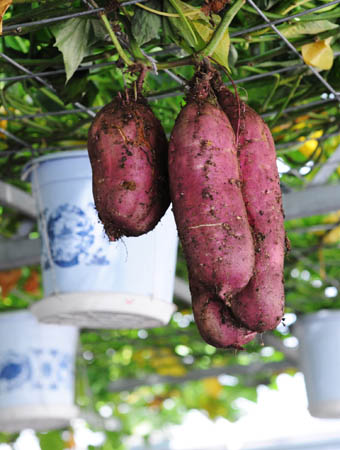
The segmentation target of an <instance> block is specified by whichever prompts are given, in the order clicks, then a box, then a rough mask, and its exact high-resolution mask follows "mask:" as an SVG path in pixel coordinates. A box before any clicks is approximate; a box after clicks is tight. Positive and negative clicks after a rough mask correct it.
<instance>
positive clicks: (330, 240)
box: [322, 226, 340, 244]
mask: <svg viewBox="0 0 340 450" xmlns="http://www.w3.org/2000/svg"><path fill="white" fill-rule="evenodd" d="M322 241H323V242H324V243H325V244H335V243H336V242H339V241H340V226H338V227H335V228H333V230H331V231H330V232H329V233H327V234H326V235H325V237H324V238H323V239H322Z"/></svg>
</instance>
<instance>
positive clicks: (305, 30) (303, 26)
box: [282, 20, 339, 38]
mask: <svg viewBox="0 0 340 450" xmlns="http://www.w3.org/2000/svg"><path fill="white" fill-rule="evenodd" d="M338 26H339V25H336V24H335V23H333V22H330V21H329V20H318V21H316V22H314V21H312V22H300V23H297V24H296V25H291V26H290V27H289V28H287V29H286V30H283V31H282V34H283V35H284V36H286V37H287V38H294V37H299V36H301V35H303V34H319V33H323V32H324V31H328V30H333V29H334V28H337V27H338Z"/></svg>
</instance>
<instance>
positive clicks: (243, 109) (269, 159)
mask: <svg viewBox="0 0 340 450" xmlns="http://www.w3.org/2000/svg"><path fill="white" fill-rule="evenodd" d="M213 85H214V88H215V91H216V94H217V97H218V101H219V103H220V105H221V107H222V109H223V111H224V112H225V113H226V115H227V116H228V118H229V120H230V123H231V125H232V127H233V129H234V131H235V134H236V133H239V135H238V153H239V163H240V170H241V177H242V193H243V198H244V201H245V205H246V209H247V214H248V221H249V224H250V225H251V228H252V230H253V236H254V243H255V271H254V275H253V277H252V278H251V280H250V282H249V284H248V285H247V286H246V287H245V289H243V290H242V292H240V293H239V294H238V295H237V296H235V297H233V299H232V300H231V309H232V311H233V313H234V315H235V316H236V317H237V318H238V320H239V321H240V322H241V323H243V324H244V326H246V327H247V328H249V329H251V330H255V331H258V332H262V331H265V330H271V329H274V328H275V327H276V326H277V325H278V324H279V322H280V320H281V318H282V316H283V309H284V286H283V263H284V249H285V231H284V215H283V210H282V199H281V189H280V182H279V175H278V171H277V166H276V152H275V146H274V141H273V138H272V136H271V133H270V130H269V128H268V126H267V125H266V124H265V123H264V121H263V120H262V118H261V117H260V116H259V115H258V114H257V113H256V112H255V111H254V110H253V109H251V108H250V107H249V106H248V105H246V104H244V103H243V102H241V104H240V108H239V107H238V102H237V99H236V98H235V96H234V95H233V94H232V93H231V92H230V91H229V90H228V89H227V88H226V87H225V86H224V85H223V83H222V82H221V80H220V79H219V78H214V82H213Z"/></svg>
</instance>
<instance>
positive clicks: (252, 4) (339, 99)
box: [248, 0, 340, 101]
mask: <svg viewBox="0 0 340 450" xmlns="http://www.w3.org/2000/svg"><path fill="white" fill-rule="evenodd" d="M248 3H249V4H250V5H251V6H252V7H253V8H254V9H255V10H256V11H257V12H258V14H260V16H261V17H262V18H263V19H264V20H265V21H266V22H267V24H268V25H269V26H270V27H271V28H272V29H273V30H274V31H275V33H276V34H277V35H278V36H279V37H280V38H281V39H282V40H283V41H284V42H285V44H286V45H287V46H288V47H289V48H290V49H291V50H292V51H293V52H294V53H295V54H296V55H297V56H298V58H299V59H301V61H302V62H304V63H305V61H304V59H303V57H302V55H301V54H300V53H299V52H298V51H297V50H296V48H295V47H294V45H293V44H291V43H290V42H289V40H288V39H287V38H286V37H285V36H284V35H283V34H282V33H281V31H280V30H278V29H277V28H276V26H275V25H273V24H272V23H271V22H270V20H269V19H268V18H267V16H266V15H265V14H264V13H263V12H262V11H261V9H260V8H259V7H258V6H257V5H256V4H255V3H254V2H253V0H248ZM305 64H306V63H305ZM306 66H307V67H309V69H310V70H311V71H312V72H313V74H314V75H315V76H316V77H317V78H318V79H319V80H320V81H321V83H322V84H323V85H324V86H325V87H326V88H327V89H328V90H329V91H330V92H331V93H332V94H333V95H334V96H335V97H336V98H337V99H338V101H340V94H339V93H337V92H336V91H335V90H334V89H333V88H332V86H331V85H330V84H329V83H328V82H327V81H326V80H325V79H324V78H323V77H322V76H321V75H320V73H319V72H318V71H317V70H316V69H315V68H314V67H313V66H310V65H309V64H306Z"/></svg>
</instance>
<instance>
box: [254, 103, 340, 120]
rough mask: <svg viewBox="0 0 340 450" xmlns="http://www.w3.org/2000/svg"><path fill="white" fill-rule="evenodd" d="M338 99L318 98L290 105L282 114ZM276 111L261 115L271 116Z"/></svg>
mask: <svg viewBox="0 0 340 450" xmlns="http://www.w3.org/2000/svg"><path fill="white" fill-rule="evenodd" d="M336 101H338V100H336V99H335V98H332V99H326V100H317V101H315V102H310V103H303V104H302V105H296V106H289V107H288V108H286V109H284V110H283V111H282V114H286V113H290V112H296V111H300V110H303V109H306V108H310V107H311V106H312V107H314V106H320V105H325V104H326V103H334V102H336ZM276 113H277V111H271V112H267V113H264V114H261V116H262V117H263V118H266V117H270V116H272V115H274V114H276Z"/></svg>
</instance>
